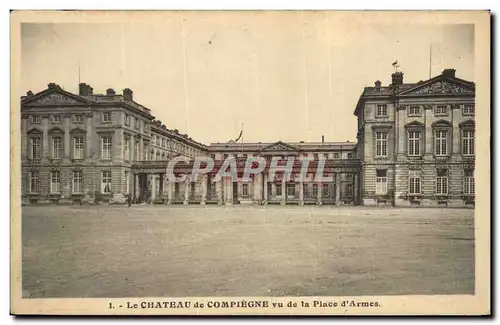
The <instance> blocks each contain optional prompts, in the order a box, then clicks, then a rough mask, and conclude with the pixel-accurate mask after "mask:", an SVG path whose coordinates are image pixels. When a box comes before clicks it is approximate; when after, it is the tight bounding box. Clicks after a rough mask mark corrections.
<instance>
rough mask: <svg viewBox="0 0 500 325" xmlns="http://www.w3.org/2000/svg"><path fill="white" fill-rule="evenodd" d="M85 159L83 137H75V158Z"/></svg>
mask: <svg viewBox="0 0 500 325" xmlns="http://www.w3.org/2000/svg"><path fill="white" fill-rule="evenodd" d="M83 157H84V142H83V137H80V136H78V137H74V138H73V158H74V159H83Z"/></svg>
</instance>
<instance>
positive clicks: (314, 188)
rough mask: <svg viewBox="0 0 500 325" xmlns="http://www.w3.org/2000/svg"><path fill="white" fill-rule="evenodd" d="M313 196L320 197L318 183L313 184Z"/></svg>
mask: <svg viewBox="0 0 500 325" xmlns="http://www.w3.org/2000/svg"><path fill="white" fill-rule="evenodd" d="M313 197H315V198H316V197H318V184H313Z"/></svg>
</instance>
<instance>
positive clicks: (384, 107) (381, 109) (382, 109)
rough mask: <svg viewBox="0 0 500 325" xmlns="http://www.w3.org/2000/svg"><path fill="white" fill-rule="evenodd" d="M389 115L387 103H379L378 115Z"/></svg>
mask: <svg viewBox="0 0 500 325" xmlns="http://www.w3.org/2000/svg"><path fill="white" fill-rule="evenodd" d="M386 116H387V105H385V104H383V105H377V117H386Z"/></svg>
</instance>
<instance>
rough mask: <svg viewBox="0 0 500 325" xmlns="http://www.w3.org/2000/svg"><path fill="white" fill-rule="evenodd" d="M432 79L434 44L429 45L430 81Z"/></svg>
mask: <svg viewBox="0 0 500 325" xmlns="http://www.w3.org/2000/svg"><path fill="white" fill-rule="evenodd" d="M431 77H432V43H431V44H429V79H430V78H431Z"/></svg>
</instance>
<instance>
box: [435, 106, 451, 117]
mask: <svg viewBox="0 0 500 325" xmlns="http://www.w3.org/2000/svg"><path fill="white" fill-rule="evenodd" d="M434 114H435V115H436V116H443V115H448V106H446V105H437V106H436V111H435V113H434Z"/></svg>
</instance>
